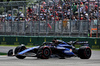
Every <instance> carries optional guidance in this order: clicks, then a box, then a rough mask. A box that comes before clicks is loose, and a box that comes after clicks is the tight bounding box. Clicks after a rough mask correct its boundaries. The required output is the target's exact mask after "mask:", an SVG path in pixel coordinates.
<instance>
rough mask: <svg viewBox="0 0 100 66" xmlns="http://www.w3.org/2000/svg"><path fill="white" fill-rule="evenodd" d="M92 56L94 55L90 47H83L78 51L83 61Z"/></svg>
mask: <svg viewBox="0 0 100 66" xmlns="http://www.w3.org/2000/svg"><path fill="white" fill-rule="evenodd" d="M91 54H92V52H91V49H90V47H88V46H82V47H80V48H79V50H78V56H79V57H80V58H81V59H89V58H90V57H91Z"/></svg>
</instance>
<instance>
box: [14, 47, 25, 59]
mask: <svg viewBox="0 0 100 66" xmlns="http://www.w3.org/2000/svg"><path fill="white" fill-rule="evenodd" d="M25 49H26V47H25V46H18V47H16V48H15V55H16V57H17V58H18V59H24V58H25V57H26V56H21V55H17V54H18V53H19V52H21V51H23V50H25Z"/></svg>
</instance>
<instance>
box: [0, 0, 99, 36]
mask: <svg viewBox="0 0 100 66" xmlns="http://www.w3.org/2000/svg"><path fill="white" fill-rule="evenodd" d="M0 9H2V11H0V35H29V36H71V37H99V34H100V31H99V29H100V25H99V19H100V2H99V0H45V1H37V2H29V1H9V2H0Z"/></svg>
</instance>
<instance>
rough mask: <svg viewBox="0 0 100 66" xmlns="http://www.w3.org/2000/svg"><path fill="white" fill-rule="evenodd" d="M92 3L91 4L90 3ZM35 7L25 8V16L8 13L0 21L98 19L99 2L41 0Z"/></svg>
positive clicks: (99, 11) (20, 13) (99, 15)
mask: <svg viewBox="0 0 100 66" xmlns="http://www.w3.org/2000/svg"><path fill="white" fill-rule="evenodd" d="M91 3H92V4H91ZM35 7H36V8H37V10H38V11H37V12H38V13H36V12H35V10H36V8H35V9H34V8H31V7H28V8H27V12H26V16H25V14H24V13H22V12H19V13H18V15H17V17H12V15H11V14H8V16H7V17H1V18H0V22H5V21H12V20H13V21H25V20H26V21H39V20H40V21H46V20H55V21H59V20H89V21H91V20H95V19H100V6H99V2H97V1H94V2H88V1H87V0H83V1H80V2H78V1H77V0H74V1H71V0H63V1H62V0H59V1H58V2H55V3H54V2H53V1H50V2H45V1H42V2H41V3H40V5H35Z"/></svg>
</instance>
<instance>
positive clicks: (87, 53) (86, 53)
mask: <svg viewBox="0 0 100 66" xmlns="http://www.w3.org/2000/svg"><path fill="white" fill-rule="evenodd" d="M85 56H86V57H90V56H91V50H90V49H89V48H87V49H86V50H85Z"/></svg>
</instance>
